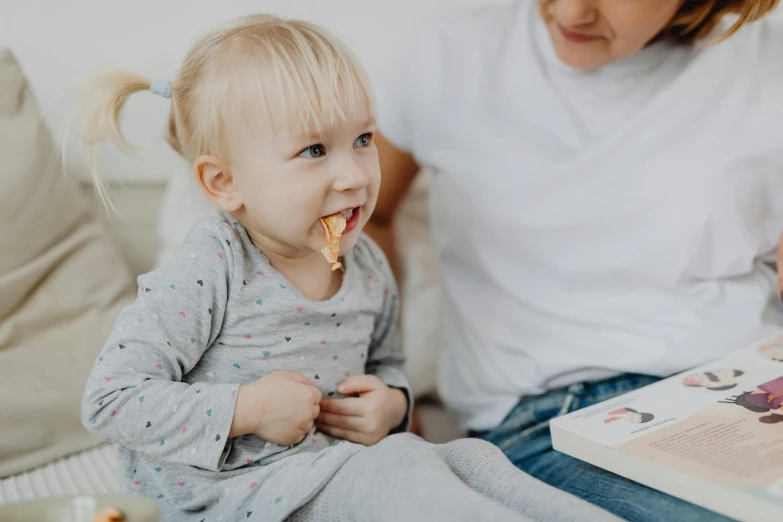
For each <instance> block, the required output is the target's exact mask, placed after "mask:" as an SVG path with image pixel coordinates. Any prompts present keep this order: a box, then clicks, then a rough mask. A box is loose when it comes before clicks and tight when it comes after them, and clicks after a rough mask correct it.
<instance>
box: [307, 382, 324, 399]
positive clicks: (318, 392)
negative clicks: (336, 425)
mask: <svg viewBox="0 0 783 522" xmlns="http://www.w3.org/2000/svg"><path fill="white" fill-rule="evenodd" d="M310 391H311V392H312V393H313V404H318V403H320V402H321V399H323V396H324V395H323V393H321V390H319V389H318V387H317V386H315V385H314V384H311V385H310Z"/></svg>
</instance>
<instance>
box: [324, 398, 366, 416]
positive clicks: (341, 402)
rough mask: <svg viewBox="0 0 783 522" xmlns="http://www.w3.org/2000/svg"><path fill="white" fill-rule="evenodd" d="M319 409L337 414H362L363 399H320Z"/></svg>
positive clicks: (363, 410) (363, 411) (363, 409)
mask: <svg viewBox="0 0 783 522" xmlns="http://www.w3.org/2000/svg"><path fill="white" fill-rule="evenodd" d="M321 411H322V412H324V411H325V412H329V413H337V414H339V415H364V413H365V408H364V400H363V399H361V398H354V397H349V398H347V399H324V400H322V401H321Z"/></svg>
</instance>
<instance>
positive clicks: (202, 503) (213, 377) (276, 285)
mask: <svg viewBox="0 0 783 522" xmlns="http://www.w3.org/2000/svg"><path fill="white" fill-rule="evenodd" d="M324 262H325V263H326V261H325V260H324ZM343 264H344V266H345V274H344V280H343V284H342V286H341V288H340V290H339V291H338V293H337V294H336V295H335V296H334V297H332V298H331V299H329V300H327V301H321V302H316V301H310V300H308V299H307V298H305V297H304V296H303V295H302V294H301V293H300V292H299V291H298V290H297V289H296V288H294V287H293V286H292V285H290V284H289V282H288V281H287V280H286V279H285V278H284V277H283V276H282V275H281V274H280V273H279V272H277V271H276V270H275V269H274V268H272V267H271V266H270V264H269V262H268V261H267V259H266V258H265V257H264V256H263V255H262V254H260V253H259V252H258V250H257V249H256V248H255V247H254V246H253V244H252V243H251V241H250V239H249V237H248V235H247V233H246V231H245V229H244V228H243V227H242V225H240V224H239V223H238V222H237V221H236V220H235V219H234V218H233V217H232V216H230V215H228V214H222V215H220V216H218V217H207V218H203V219H202V220H201V221H200V222H199V223H198V224H197V225H196V226H195V227H194V229H193V230H192V231H191V233H190V234H189V236H188V239H187V240H186V242H185V243H184V245H183V246H182V248H181V250H180V252H179V253H178V255H177V256H176V257H175V259H174V260H173V261H172V262H171V263H170V264H169V265H168V266H166V267H165V268H162V269H159V270H155V271H153V272H151V273H148V274H145V275H143V276H140V277H139V278H138V283H139V290H138V296H137V299H136V300H135V301H134V302H133V303H132V304H130V305H129V306H128V307H127V308H125V309H124V310H123V311H122V312H121V314H120V316H119V318H118V321H117V323H116V325H115V327H114V330H113V331H112V333H111V335H110V337H109V339H108V341H107V342H106V345H105V346H104V347H103V350H102V351H101V353H100V356H99V357H98V359H97V360H96V362H95V366H94V368H93V371H92V374H91V376H90V378H89V380H88V383H87V386H86V389H85V392H84V397H83V403H82V420H83V422H84V424H85V426H86V427H87V429H89V430H90V431H91V432H93V433H94V434H96V435H98V436H99V437H101V438H103V439H105V440H108V441H111V442H113V443H116V444H118V445H119V446H120V450H119V463H120V466H119V467H120V472H121V474H122V480H123V482H124V483H125V487H126V489H127V490H128V491H129V492H132V493H136V494H141V495H145V496H152V497H155V498H158V499H159V500H160V503H161V507H162V509H163V512H164V519H176V520H180V519H185V520H189V519H190V518H191V517H192V519H193V520H197V521H198V520H201V519H202V518H205V519H206V518H208V519H209V520H227V521H228V520H238V519H242V520H270V521H272V520H274V521H278V520H284V519H285V518H286V517H287V516H288V515H289V514H290V513H292V512H293V511H294V510H295V509H297V508H298V507H300V506H302V505H303V504H304V503H306V502H307V501H309V500H310V499H311V498H313V496H314V495H316V494H317V493H318V491H319V490H320V488H321V487H322V486H323V485H324V484H325V483H326V482H327V481H328V480H329V479H330V477H331V476H332V475H333V474H334V473H335V472H336V471H337V469H338V468H339V467H340V466H341V465H342V464H343V463H344V462H345V461H346V460H347V459H348V458H349V457H350V456H351V455H353V454H354V453H355V452H356V451H359V450H361V448H362V446H360V445H357V444H353V443H349V442H345V441H340V440H337V439H334V438H332V437H330V436H328V435H326V434H324V433H321V432H317V431H315V430H313V431H312V432H311V433H310V435H309V436H308V437H306V438H305V440H304V441H302V442H301V443H299V444H297V445H294V446H280V445H277V444H273V443H271V442H268V441H266V440H264V439H262V438H260V437H258V436H256V435H246V436H242V437H237V438H233V439H229V437H228V433H229V429H230V427H231V421H232V418H233V414H234V405H235V401H236V392H237V389H238V388H239V385H241V384H245V383H250V382H252V381H255V380H257V379H259V378H260V377H262V376H264V375H267V374H269V373H271V372H274V371H278V370H289V371H295V372H299V373H301V374H303V375H304V376H306V377H308V378H309V379H310V380H311V381H312V382H313V383H314V384H315V385H316V386H318V387H319V388H320V390H321V391H322V392H323V394H324V397H333V398H335V397H336V398H339V397H340V396H339V395H338V394H336V388H337V386H338V385H339V384H340V383H341V382H342V381H343V380H345V379H346V377H348V376H350V375H355V374H364V373H368V374H374V375H377V376H378V377H379V378H380V379H381V380H383V381H384V382H385V383H386V384H388V385H389V386H393V387H397V388H400V389H403V390H404V391H406V394H407V396H408V398H409V412H410V407H412V404H411V403H412V393H411V391H410V388H409V386H408V383H407V380H406V378H405V375H404V372H403V358H402V353H401V351H400V344H399V337H398V333H397V329H396V320H397V315H398V295H397V288H396V284H395V282H394V278H393V276H392V274H391V270H390V268H389V265H388V263H387V261H386V259H385V257H384V255H383V253H382V252H381V250H380V249H379V248H378V247H377V245H375V244H374V243H373V242H372V241H371V240H370V239H369V238H367V237H366V236H363V235H362V236H361V237H360V239H359V241H358V242H357V244H356V246H355V247H354V248H353V249H352V250H351V251H350V252H349V253H348V254H347V255H346V256H345V257H344V259H343ZM409 418H410V415H408V417H407V418H406V421H405V422H404V423H403V425H402V426H400V427H399V428H398V430H404V429H406V427H407V423H408V419H409ZM207 515H209V517H207Z"/></svg>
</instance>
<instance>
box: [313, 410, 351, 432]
mask: <svg viewBox="0 0 783 522" xmlns="http://www.w3.org/2000/svg"><path fill="white" fill-rule="evenodd" d="M316 420H317V421H318V424H323V425H326V426H331V427H333V428H341V429H345V430H351V431H357V432H361V431H362V417H350V416H347V415H337V414H334V413H324V412H321V413H320V414H319V415H318V417H317V418H316Z"/></svg>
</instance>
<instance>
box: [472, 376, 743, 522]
mask: <svg viewBox="0 0 783 522" xmlns="http://www.w3.org/2000/svg"><path fill="white" fill-rule="evenodd" d="M656 380H657V379H656V378H654V377H648V376H644V375H631V374H626V375H621V376H619V377H614V378H612V379H608V380H604V381H600V382H596V383H584V384H574V385H571V386H569V387H568V388H566V389H562V390H555V391H551V392H548V393H546V394H544V395H540V396H534V397H526V398H524V399H522V400H521V401H520V402H519V403H518V404H517V405H516V406H515V407H514V409H513V410H512V411H511V413H510V414H509V415H508V416H507V417H506V418H505V420H504V421H503V422H502V423H501V424H500V426H498V427H497V428H495V429H493V430H490V431H487V432H480V433H471V435H472V436H474V437H478V438H482V439H484V440H486V441H488V442H491V443H493V444H495V445H496V446H498V447H499V448H500V449H501V450H503V453H505V454H506V456H507V457H508V458H509V459H510V460H511V462H513V463H514V465H516V466H517V467H518V468H519V469H521V470H522V471H525V472H527V473H529V474H530V475H532V476H534V477H536V478H538V479H539V480H542V481H543V482H546V483H547V484H549V485H551V486H553V487H556V488H558V489H561V490H563V491H567V492H568V493H571V494H573V495H576V496H577V497H580V498H583V499H584V500H586V501H588V502H590V503H592V504H595V505H598V506H600V507H602V508H604V509H606V510H607V511H610V512H612V513H614V514H616V515H617V516H619V517H622V518H624V519H626V520H628V521H630V522H652V521H656V522H657V521H683V522H686V521H687V522H702V521H710V522H712V521H728V520H731V519H728V518H725V517H724V516H722V515H718V514H716V513H713V512H712V511H708V510H706V509H702V508H700V507H698V506H696V505H694V504H690V503H688V502H685V501H683V500H680V499H678V498H675V497H672V496H669V495H667V494H665V493H661V492H660V491H657V490H654V489H650V488H648V487H647V486H643V485H641V484H639V483H637V482H633V481H630V480H628V479H626V478H623V477H621V476H619V475H615V474H613V473H610V472H608V471H606V470H604V469H601V468H598V467H596V466H593V465H591V464H587V463H586V462H582V461H580V460H577V459H574V458H573V457H569V456H568V455H565V454H563V453H560V452H558V451H555V450H553V449H552V437H551V435H550V433H549V420H550V419H552V418H554V417H557V416H558V415H562V414H565V413H569V412H572V411H575V410H578V409H580V408H584V407H586V406H590V405H592V404H596V403H598V402H602V401H605V400H607V399H611V398H612V397H616V396H617V395H620V394H623V393H627V392H629V391H632V390H634V389H636V388H641V387H642V386H646V385H647V384H651V383H653V382H655V381H656Z"/></svg>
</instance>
